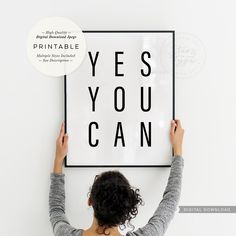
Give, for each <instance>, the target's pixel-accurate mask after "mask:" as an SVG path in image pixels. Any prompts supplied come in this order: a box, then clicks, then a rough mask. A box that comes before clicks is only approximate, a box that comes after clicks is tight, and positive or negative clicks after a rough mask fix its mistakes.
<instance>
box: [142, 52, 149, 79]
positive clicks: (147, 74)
mask: <svg viewBox="0 0 236 236" xmlns="http://www.w3.org/2000/svg"><path fill="white" fill-rule="evenodd" d="M144 54H147V55H148V58H151V54H150V52H147V51H145V52H143V53H142V55H141V59H142V62H143V63H144V64H145V65H146V66H147V67H148V72H147V73H146V74H145V73H144V70H143V69H141V74H142V76H149V75H150V74H151V66H150V65H149V64H148V63H147V62H146V61H145V60H144Z"/></svg>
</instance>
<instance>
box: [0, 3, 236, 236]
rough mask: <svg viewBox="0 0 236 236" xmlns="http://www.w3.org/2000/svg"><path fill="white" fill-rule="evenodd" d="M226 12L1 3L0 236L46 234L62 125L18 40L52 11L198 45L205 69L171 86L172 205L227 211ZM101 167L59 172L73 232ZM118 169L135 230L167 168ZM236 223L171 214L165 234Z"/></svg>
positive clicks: (212, 230) (50, 91)
mask: <svg viewBox="0 0 236 236" xmlns="http://www.w3.org/2000/svg"><path fill="white" fill-rule="evenodd" d="M234 10H235V6H234V5H233V1H210V0H209V1H204V0H199V1H193V0H191V1H190V0H179V1H170V0H166V1H157V0H155V1H154V0H153V1H148V0H146V1H138V0H135V1H124V0H120V1H112V0H107V1H103V0H100V1H89V0H87V1H78V0H76V1H58V0H57V1H46V0H42V1H37V2H35V1H29V0H28V1H26V0H22V1H8V2H5V3H4V6H1V14H0V15H1V44H0V47H1V48H0V49H1V86H0V95H1V99H0V103H1V105H0V107H1V118H0V122H1V134H0V135H1V140H0V141H1V167H2V168H1V171H0V179H1V194H0V202H1V217H0V222H1V228H0V234H1V235H20V236H32V235H34V236H42V235H44V236H49V235H52V230H51V226H50V224H49V217H48V191H49V173H50V172H51V170H52V163H53V158H54V152H55V149H54V148H55V147H54V146H55V139H56V136H57V134H58V130H59V126H60V122H61V121H62V119H63V109H62V103H63V96H62V95H63V93H62V91H63V87H62V81H61V80H59V79H56V78H48V77H46V76H44V75H41V74H40V73H38V72H37V71H36V70H35V69H34V68H33V66H31V65H30V64H29V62H28V60H27V58H26V45H25V44H26V37H27V33H28V31H29V29H30V28H31V27H32V26H33V24H35V23H36V22H37V21H38V20H39V19H41V18H42V17H47V16H53V15H55V16H65V17H70V18H71V19H72V20H74V21H75V22H77V23H78V24H79V25H80V26H81V27H82V29H84V30H85V29H175V30H176V32H184V33H188V34H191V35H194V37H197V38H198V39H199V40H200V41H201V43H202V45H204V48H205V62H204V66H203V67H202V68H201V69H200V70H199V71H198V73H195V74H194V75H192V76H187V77H185V78H181V77H179V78H177V84H176V108H177V109H176V117H178V118H180V119H181V120H182V123H183V126H184V128H185V139H184V148H183V156H184V158H185V169H184V173H183V174H184V179H183V188H182V195H181V201H180V205H236V188H235V179H236V172H235V164H236V159H235V140H236V128H235V127H236V125H235V121H236V111H235V104H234V102H235V101H236V93H235V86H236V82H235V78H236V76H235V75H236V72H235V51H236V48H235V41H236V34H235V31H234V22H235V20H236V19H235V18H236V16H235V14H234V13H235V12H234ZM200 60H201V58H200ZM199 62H200V61H199ZM103 170H104V169H94V168H93V169H88V168H87V169H66V170H65V173H66V212H67V216H68V218H69V220H70V222H71V224H72V225H74V226H75V227H80V228H87V227H89V226H90V224H91V221H92V209H89V208H88V207H87V205H86V202H87V192H88V188H89V186H90V184H92V181H93V179H94V176H95V174H97V173H99V172H100V171H103ZM121 171H122V172H123V173H124V174H125V176H126V177H127V178H128V179H129V180H130V183H131V184H132V185H134V186H137V187H139V188H140V189H141V194H142V196H143V199H144V201H145V202H146V204H145V206H144V207H140V210H139V214H138V216H137V217H136V219H135V220H134V221H133V223H134V225H135V226H136V228H137V227H139V226H142V225H144V224H145V223H147V221H148V219H149V218H150V217H151V215H152V213H153V212H154V210H155V209H156V207H157V205H158V203H159V201H160V200H161V196H162V193H163V191H164V188H165V185H166V181H167V178H168V175H169V169H168V168H166V169H156V168H153V169H122V170H121ZM85 179H86V181H84V180H85ZM153 180H155V181H153ZM154 183H155V185H154ZM235 220H236V215H235V214H178V213H176V216H175V218H174V219H173V221H172V223H171V224H170V226H169V229H168V231H167V233H166V235H186V236H187V235H193V236H194V235H196V236H197V235H215V236H218V235H222V234H224V235H233V234H235V231H236V230H235V224H234V223H235Z"/></svg>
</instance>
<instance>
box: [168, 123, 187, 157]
mask: <svg viewBox="0 0 236 236" xmlns="http://www.w3.org/2000/svg"><path fill="white" fill-rule="evenodd" d="M183 136H184V129H183V128H182V126H181V123H180V120H172V121H171V128H170V141H171V145H172V147H173V149H174V155H180V156H182V143H183Z"/></svg>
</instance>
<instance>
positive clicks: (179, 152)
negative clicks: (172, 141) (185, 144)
mask: <svg viewBox="0 0 236 236" xmlns="http://www.w3.org/2000/svg"><path fill="white" fill-rule="evenodd" d="M174 155H175V156H182V148H181V147H178V148H174Z"/></svg>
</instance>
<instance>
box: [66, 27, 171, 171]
mask: <svg viewBox="0 0 236 236" xmlns="http://www.w3.org/2000/svg"><path fill="white" fill-rule="evenodd" d="M83 33H170V34H172V51H173V53H172V55H173V56H172V83H173V86H172V119H173V120H175V31H174V30H83ZM63 82H64V122H65V132H67V75H64V80H63ZM172 155H174V150H173V148H172ZM64 166H65V168H70V167H72V168H78V167H99V168H100V167H105V168H106V167H108V168H111V167H113V168H114V167H126V168H127V167H132V168H133V167H135V168H140V167H142V168H143V167H171V165H68V164H67V155H66V156H65V159H64Z"/></svg>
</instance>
